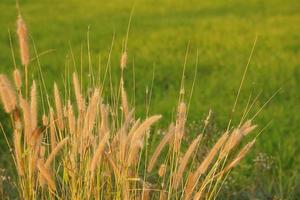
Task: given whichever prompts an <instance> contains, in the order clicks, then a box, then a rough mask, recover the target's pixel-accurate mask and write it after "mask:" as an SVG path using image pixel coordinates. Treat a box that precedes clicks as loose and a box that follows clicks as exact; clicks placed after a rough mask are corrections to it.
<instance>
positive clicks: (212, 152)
mask: <svg viewBox="0 0 300 200" xmlns="http://www.w3.org/2000/svg"><path fill="white" fill-rule="evenodd" d="M227 138H228V132H225V133H224V134H223V135H222V136H221V137H220V138H219V139H218V141H217V142H216V143H215V145H214V146H213V147H212V149H211V150H210V152H209V153H208V154H207V156H206V157H205V159H204V160H203V161H202V163H201V164H200V166H199V167H198V168H197V169H196V171H195V172H194V173H193V176H192V178H191V180H188V184H187V188H188V189H186V190H185V199H189V198H190V196H191V194H192V192H193V191H194V189H195V186H196V185H197V182H198V180H199V178H200V176H201V175H202V174H204V173H205V172H206V171H207V169H208V167H209V165H210V164H211V163H212V161H213V159H214V158H215V156H216V154H217V153H218V151H219V150H220V149H221V148H222V146H223V144H224V143H225V142H226V140H227Z"/></svg>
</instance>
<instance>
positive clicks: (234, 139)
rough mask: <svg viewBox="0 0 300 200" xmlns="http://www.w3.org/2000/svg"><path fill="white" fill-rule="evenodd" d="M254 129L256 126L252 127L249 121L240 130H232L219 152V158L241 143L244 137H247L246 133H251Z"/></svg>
mask: <svg viewBox="0 0 300 200" xmlns="http://www.w3.org/2000/svg"><path fill="white" fill-rule="evenodd" d="M256 127H257V126H256V125H252V123H251V121H250V120H248V121H246V122H245V123H244V124H243V125H242V126H241V127H240V128H236V129H234V130H233V132H232V133H231V135H230V136H229V138H228V140H227V142H226V144H225V146H224V148H223V149H222V151H221V158H223V157H225V156H226V155H227V154H228V153H229V152H230V151H231V150H232V149H233V148H234V147H235V146H237V145H238V144H239V143H240V142H241V140H242V139H243V137H244V136H246V135H248V133H250V132H251V131H253V130H254V129H255V128H256Z"/></svg>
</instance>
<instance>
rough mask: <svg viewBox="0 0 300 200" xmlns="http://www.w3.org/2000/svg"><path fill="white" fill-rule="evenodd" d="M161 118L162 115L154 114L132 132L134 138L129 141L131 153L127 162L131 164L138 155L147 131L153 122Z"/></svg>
mask: <svg viewBox="0 0 300 200" xmlns="http://www.w3.org/2000/svg"><path fill="white" fill-rule="evenodd" d="M160 118H161V115H154V116H152V117H149V118H147V119H146V120H145V121H144V122H143V123H142V124H141V125H140V126H139V127H138V128H137V129H136V130H135V131H134V133H133V134H132V138H131V140H130V141H128V142H129V143H128V146H129V150H128V151H129V154H128V159H127V164H131V163H132V161H133V160H134V158H135V157H136V153H138V150H139V149H140V148H141V147H142V145H143V140H142V139H143V136H144V134H145V132H146V131H147V130H148V129H149V128H150V126H151V125H152V124H154V123H155V122H157V121H158V120H159V119H160Z"/></svg>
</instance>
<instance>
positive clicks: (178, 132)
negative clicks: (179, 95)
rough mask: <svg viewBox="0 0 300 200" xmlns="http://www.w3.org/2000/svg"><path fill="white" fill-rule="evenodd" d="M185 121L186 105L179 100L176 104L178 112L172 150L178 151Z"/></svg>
mask: <svg viewBox="0 0 300 200" xmlns="http://www.w3.org/2000/svg"><path fill="white" fill-rule="evenodd" d="M185 122H186V105H185V103H184V102H181V103H180V104H179V106H178V113H177V119H176V125H175V137H174V144H173V145H174V151H175V152H178V151H179V149H180V144H181V139H182V137H183V135H184V127H185Z"/></svg>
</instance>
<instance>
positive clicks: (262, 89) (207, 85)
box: [0, 0, 300, 199]
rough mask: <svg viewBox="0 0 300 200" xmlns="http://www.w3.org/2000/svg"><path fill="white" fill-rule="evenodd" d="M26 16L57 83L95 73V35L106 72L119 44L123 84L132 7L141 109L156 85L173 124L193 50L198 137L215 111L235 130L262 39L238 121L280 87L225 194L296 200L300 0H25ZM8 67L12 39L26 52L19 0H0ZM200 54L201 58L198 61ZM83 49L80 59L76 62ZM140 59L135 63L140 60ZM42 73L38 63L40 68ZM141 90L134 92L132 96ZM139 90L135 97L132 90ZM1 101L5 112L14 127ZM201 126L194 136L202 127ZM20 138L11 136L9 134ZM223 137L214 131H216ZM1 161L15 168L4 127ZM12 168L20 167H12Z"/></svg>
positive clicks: (3, 67)
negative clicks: (68, 75)
mask: <svg viewBox="0 0 300 200" xmlns="http://www.w3.org/2000/svg"><path fill="white" fill-rule="evenodd" d="M19 2H20V5H21V11H22V15H23V17H24V19H25V21H26V23H27V25H28V28H29V32H30V44H31V54H32V58H34V57H35V56H36V55H35V53H34V48H33V43H34V44H35V45H36V50H37V54H38V55H39V60H40V63H41V66H42V70H43V73H44V75H45V79H46V84H47V87H48V88H49V89H51V88H52V87H51V85H52V84H53V81H54V80H55V81H57V82H58V83H59V84H60V85H61V87H63V77H64V75H65V71H66V68H68V67H67V66H69V68H70V70H72V71H73V70H74V68H75V67H74V66H76V67H77V69H79V66H80V60H81V56H80V55H81V52H83V55H84V56H83V59H82V60H83V64H82V66H83V69H84V70H83V72H84V75H85V76H86V77H87V79H88V57H87V35H88V32H89V41H90V52H91V56H92V65H93V67H94V68H96V69H98V63H99V60H100V63H101V67H102V68H103V69H104V68H105V65H106V62H107V57H108V54H109V50H110V47H111V44H112V40H113V43H114V46H113V50H112V58H111V65H112V72H113V80H115V81H117V78H116V77H117V75H114V72H115V74H117V73H118V72H119V60H120V55H121V52H122V46H123V45H122V44H123V41H124V38H125V37H126V31H127V26H128V21H129V16H130V13H131V10H132V9H133V7H134V11H133V17H132V22H131V27H130V32H129V37H128V62H129V64H128V68H127V69H126V71H125V76H126V81H127V82H126V85H127V87H128V90H129V91H130V89H131V88H132V87H133V82H134V81H133V78H132V74H133V72H135V85H136V95H135V96H136V106H137V110H138V112H140V113H143V111H144V110H145V96H146V91H147V88H148V91H149V88H151V83H152V76H153V70H154V79H153V90H152V99H151V106H150V113H161V114H163V116H164V120H163V122H162V124H163V123H164V122H165V123H166V122H169V121H170V120H171V118H172V115H173V114H174V110H175V108H176V104H177V99H178V93H179V88H180V80H181V75H182V70H183V64H184V61H185V55H186V52H187V49H188V54H187V55H188V56H187V63H186V76H185V87H186V91H185V92H186V94H187V100H188V95H189V93H190V91H191V87H192V82H193V76H194V71H195V67H196V63H198V68H197V79H196V84H195V88H194V93H193V98H192V100H191V104H190V111H189V119H188V124H190V125H189V126H190V129H191V130H194V131H191V133H189V134H196V133H197V131H200V128H198V129H197V127H201V126H202V122H203V119H205V117H206V115H207V113H208V111H209V109H212V111H213V117H212V120H211V130H212V131H215V132H221V131H222V130H224V129H226V127H227V124H228V121H229V119H230V116H231V109H232V107H233V104H234V100H235V97H236V95H237V91H238V88H239V85H240V81H241V79H242V76H243V73H244V70H245V66H246V64H247V62H248V58H249V55H250V52H251V49H252V46H253V44H254V41H255V38H256V36H257V43H256V47H255V49H254V53H253V56H252V59H251V62H250V65H249V70H248V73H247V75H246V79H245V83H244V86H243V88H242V90H241V96H240V99H239V101H238V104H237V105H238V106H237V109H236V112H235V113H234V115H233V124H235V125H238V123H239V120H240V119H241V116H242V113H243V111H244V108H245V107H246V105H247V102H248V100H249V97H250V98H251V101H252V100H254V99H255V97H256V96H257V97H258V98H257V101H256V102H255V103H254V106H253V109H252V111H251V112H250V113H249V118H251V117H253V116H254V115H255V113H256V112H257V111H258V110H259V109H260V108H261V107H262V106H263V104H264V103H265V102H266V101H268V99H269V98H270V97H271V96H272V95H273V94H274V93H276V91H278V90H279V92H278V93H277V94H276V95H275V97H274V98H272V100H271V101H270V102H269V103H268V104H267V106H266V107H264V109H263V110H262V111H261V112H260V113H259V115H258V116H257V117H255V119H254V122H255V123H257V124H258V125H259V128H258V131H257V132H256V133H258V132H259V130H262V129H264V127H265V126H266V125H268V126H267V127H266V129H264V131H263V132H262V134H261V135H260V136H259V137H258V141H257V144H256V146H255V148H254V150H253V151H252V153H251V154H250V155H249V156H248V158H247V159H246V161H244V162H243V163H242V164H241V166H239V167H238V168H237V170H235V171H234V172H233V173H232V174H231V175H230V177H229V178H228V179H227V181H226V182H225V183H224V184H225V186H224V188H223V190H222V192H221V193H222V195H221V196H220V199H228V198H230V199H296V198H297V196H298V197H299V195H300V177H299V166H300V148H299V143H300V34H299V33H300V1H299V0H287V1H280V0H264V1H263V0H248V1H238V0H216V1H198V0H160V1H155V0H140V1H132V0H128V1H123V0H111V1H99V0H86V1H83V0H42V1H41V0H21V1H19ZM0 13H1V17H0V72H1V73H11V72H12V70H13V59H12V55H11V48H10V42H9V32H10V34H11V39H12V44H13V50H14V51H15V54H16V60H17V64H18V65H20V62H19V59H18V44H17V40H16V31H15V29H16V18H17V9H16V6H15V2H14V1H12V0H1V2H0ZM197 55H198V62H197ZM73 56H74V59H73ZM133 66H134V67H133ZM30 67H31V68H30V70H31V72H32V76H33V77H35V76H37V60H36V59H34V60H33V61H32V65H31V66H30ZM131 94H132V93H131ZM131 97H132V95H131ZM7 118H8V116H6V115H5V114H4V111H3V110H2V108H1V112H0V119H1V123H2V124H3V126H4V128H5V129H7V130H8V129H9V127H10V125H9V121H8V120H7ZM192 132H193V133H192ZM7 135H8V136H10V133H9V132H8V133H7ZM212 137H213V136H212ZM0 144H1V146H0V168H6V169H9V168H10V167H8V166H11V164H10V163H11V160H10V156H9V153H8V152H9V151H8V148H7V145H6V142H5V139H4V137H3V134H2V133H1V134H0ZM6 173H10V170H8V172H6Z"/></svg>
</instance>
